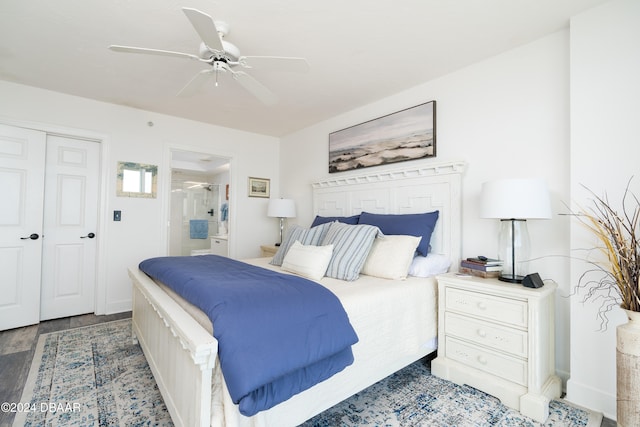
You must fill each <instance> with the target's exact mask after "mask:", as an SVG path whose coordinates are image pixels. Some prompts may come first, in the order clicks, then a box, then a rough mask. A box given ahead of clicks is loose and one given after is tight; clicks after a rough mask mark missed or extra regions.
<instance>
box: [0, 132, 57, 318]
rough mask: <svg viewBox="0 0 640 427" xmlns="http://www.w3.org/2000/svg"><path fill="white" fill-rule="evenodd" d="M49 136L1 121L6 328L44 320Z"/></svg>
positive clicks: (0, 230)
mask: <svg viewBox="0 0 640 427" xmlns="http://www.w3.org/2000/svg"><path fill="white" fill-rule="evenodd" d="M45 146H46V135H45V133H44V132H38V131H33V130H29V129H22V128H16V127H12V126H5V125H0V205H1V206H2V208H1V209H0V330H5V329H11V328H17V327H20V326H25V325H32V324H35V323H38V320H39V318H40V266H41V260H42V239H41V238H40V236H41V235H42V203H43V197H42V196H43V191H44V165H45Z"/></svg>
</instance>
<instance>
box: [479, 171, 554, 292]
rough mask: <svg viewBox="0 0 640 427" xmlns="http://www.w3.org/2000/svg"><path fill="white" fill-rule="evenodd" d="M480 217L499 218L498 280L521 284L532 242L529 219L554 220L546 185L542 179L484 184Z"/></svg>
mask: <svg viewBox="0 0 640 427" xmlns="http://www.w3.org/2000/svg"><path fill="white" fill-rule="evenodd" d="M480 216H481V217H482V218H497V219H500V221H501V225H500V237H499V241H498V258H499V259H500V260H502V261H503V262H504V264H503V270H502V273H501V274H500V277H499V279H500V280H502V281H504V282H511V283H522V280H523V278H524V276H526V275H527V274H528V271H527V261H528V260H529V258H530V240H529V232H528V230H527V219H551V202H550V200H549V190H548V189H547V184H546V183H545V181H544V180H541V179H501V180H496V181H489V182H485V183H484V184H482V194H481V197H480Z"/></svg>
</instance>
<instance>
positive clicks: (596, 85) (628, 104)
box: [567, 0, 640, 419]
mask: <svg viewBox="0 0 640 427" xmlns="http://www.w3.org/2000/svg"><path fill="white" fill-rule="evenodd" d="M570 75H571V135H572V136H571V199H572V200H573V201H575V203H576V206H577V205H582V206H587V205H588V204H589V202H588V198H589V197H588V195H587V194H586V192H585V190H584V189H583V188H582V187H581V185H585V186H587V187H588V188H590V189H591V190H593V191H594V192H595V193H596V194H598V195H603V194H604V193H605V192H606V193H607V194H608V196H609V200H610V202H611V203H612V204H613V205H614V206H616V207H618V208H619V207H620V206H621V205H620V203H619V201H620V199H621V194H622V191H623V190H624V187H625V185H626V183H627V181H628V180H629V178H630V177H632V176H634V175H635V178H634V180H633V181H632V189H633V190H634V192H635V194H636V195H640V176H638V162H639V160H638V159H640V140H639V139H638V135H640V104H639V100H640V79H639V76H640V2H639V1H637V0H614V1H611V2H609V3H606V4H604V5H602V6H600V7H597V8H594V9H591V10H589V11H587V12H585V13H582V14H580V15H578V16H576V17H574V18H573V19H572V20H571V74H570ZM595 244H596V243H595V242H594V240H593V239H592V238H591V236H589V235H588V234H586V232H585V230H584V229H583V228H582V227H581V226H579V225H578V224H577V222H574V223H573V227H572V230H571V248H572V254H575V255H576V256H578V257H583V256H584V252H582V251H579V249H580V248H586V247H594V246H595ZM584 269H585V266H584V265H583V264H581V263H574V264H572V270H571V277H572V278H573V283H577V282H578V280H579V277H580V275H581V274H582V272H583V271H584ZM582 296H583V294H582V293H581V294H580V295H577V296H576V297H573V298H572V299H571V380H570V381H569V383H568V387H567V398H568V399H569V400H571V401H573V402H576V403H578V404H580V405H583V406H587V407H590V408H594V409H597V410H600V411H603V412H604V414H605V415H606V416H607V417H609V418H612V419H615V411H616V368H615V353H616V343H615V335H616V334H615V329H616V326H617V325H618V324H620V323H622V322H623V321H625V316H624V314H623V313H622V311H621V310H620V309H619V308H617V307H616V308H615V309H614V310H613V312H612V313H611V314H610V316H609V318H610V322H609V325H608V326H607V328H606V330H605V331H603V332H600V331H599V329H600V322H599V320H598V319H597V318H596V314H597V311H598V308H599V306H600V303H599V302H588V303H585V304H582V303H581V300H582Z"/></svg>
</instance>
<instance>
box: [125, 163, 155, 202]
mask: <svg viewBox="0 0 640 427" xmlns="http://www.w3.org/2000/svg"><path fill="white" fill-rule="evenodd" d="M157 181H158V166H155V165H145V164H140V163H131V162H118V171H117V183H116V195H117V196H120V197H148V198H155V197H156V190H157V186H158V185H157Z"/></svg>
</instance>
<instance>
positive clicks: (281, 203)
mask: <svg viewBox="0 0 640 427" xmlns="http://www.w3.org/2000/svg"><path fill="white" fill-rule="evenodd" d="M267 216H270V217H274V218H295V216H296V204H295V202H294V201H293V200H292V199H269V207H268V208H267Z"/></svg>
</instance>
